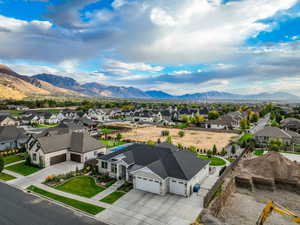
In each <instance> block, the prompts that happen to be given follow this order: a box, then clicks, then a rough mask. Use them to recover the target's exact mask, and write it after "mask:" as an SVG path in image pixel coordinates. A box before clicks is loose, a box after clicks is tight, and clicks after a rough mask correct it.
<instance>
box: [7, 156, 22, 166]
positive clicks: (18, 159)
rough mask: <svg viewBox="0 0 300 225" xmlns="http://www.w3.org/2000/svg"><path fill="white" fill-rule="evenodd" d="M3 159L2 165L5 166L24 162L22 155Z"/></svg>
mask: <svg viewBox="0 0 300 225" xmlns="http://www.w3.org/2000/svg"><path fill="white" fill-rule="evenodd" d="M3 159H4V165H7V164H11V163H14V162H18V161H21V160H24V159H25V158H24V154H17V155H8V156H4V157H3Z"/></svg>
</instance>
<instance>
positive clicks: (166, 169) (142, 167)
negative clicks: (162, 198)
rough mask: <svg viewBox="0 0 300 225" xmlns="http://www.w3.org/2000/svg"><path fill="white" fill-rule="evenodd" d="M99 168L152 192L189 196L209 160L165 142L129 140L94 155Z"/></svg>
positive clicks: (205, 174) (207, 172)
mask: <svg viewBox="0 0 300 225" xmlns="http://www.w3.org/2000/svg"><path fill="white" fill-rule="evenodd" d="M98 168H99V172H100V173H102V174H106V175H108V176H110V177H114V178H117V179H124V180H126V181H129V182H132V183H133V186H134V188H135V189H139V190H142V191H147V192H151V193H155V194H160V195H165V194H166V193H172V194H177V195H182V196H186V197H187V196H189V195H191V193H192V192H193V187H194V186H195V185H196V184H199V183H201V182H202V181H203V180H204V179H205V178H206V177H207V176H208V174H209V161H208V160H205V159H200V158H198V157H197V156H195V155H194V154H193V153H191V152H190V151H179V150H178V149H176V148H174V146H172V147H171V146H168V144H160V145H156V146H153V145H145V144H133V145H131V146H129V147H126V148H124V149H121V150H118V151H115V152H112V153H110V154H107V155H103V156H101V157H99V159H98Z"/></svg>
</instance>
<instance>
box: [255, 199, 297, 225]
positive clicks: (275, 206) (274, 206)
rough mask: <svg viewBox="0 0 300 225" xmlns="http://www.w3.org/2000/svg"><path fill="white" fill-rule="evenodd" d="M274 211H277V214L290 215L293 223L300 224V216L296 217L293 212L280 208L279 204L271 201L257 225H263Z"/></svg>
mask: <svg viewBox="0 0 300 225" xmlns="http://www.w3.org/2000/svg"><path fill="white" fill-rule="evenodd" d="M273 211H275V212H276V213H278V214H281V215H288V216H290V217H291V218H292V221H293V222H295V223H298V224H300V217H299V216H296V215H295V214H294V213H293V212H291V211H290V210H288V209H286V208H284V207H282V206H280V205H279V204H277V203H275V202H273V201H269V202H268V203H267V204H266V206H265V208H264V209H263V211H262V213H261V215H260V217H259V218H258V220H257V222H256V225H263V224H264V223H265V222H266V220H267V218H268V217H269V216H270V215H271V213H272V212H273Z"/></svg>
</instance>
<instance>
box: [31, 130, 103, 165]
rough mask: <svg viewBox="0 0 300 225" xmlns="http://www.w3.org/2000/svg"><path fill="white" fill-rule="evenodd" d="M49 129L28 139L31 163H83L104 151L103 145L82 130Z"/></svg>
mask: <svg viewBox="0 0 300 225" xmlns="http://www.w3.org/2000/svg"><path fill="white" fill-rule="evenodd" d="M51 131H52V132H51V133H50V132H47V133H44V134H43V135H41V134H39V135H32V136H31V137H30V139H29V140H28V142H27V146H26V147H27V152H28V154H29V156H30V158H31V162H32V163H33V164H36V165H40V166H41V165H42V167H48V166H51V165H54V164H57V163H61V162H64V161H75V162H79V163H85V162H86V161H88V160H91V159H95V158H97V157H98V155H99V154H104V153H105V152H106V147H105V145H103V144H102V143H101V142H99V141H98V140H96V139H94V138H93V137H91V136H89V135H88V134H86V133H84V132H74V131H72V132H67V133H64V132H65V131H66V130H63V128H60V129H57V130H55V129H52V130H51ZM55 131H56V132H55Z"/></svg>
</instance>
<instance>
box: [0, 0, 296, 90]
mask: <svg viewBox="0 0 300 225" xmlns="http://www.w3.org/2000/svg"><path fill="white" fill-rule="evenodd" d="M0 63H2V64H6V65H8V66H10V67H11V68H12V69H14V70H16V72H18V73H20V74H23V75H29V76H31V75H34V74H39V73H50V74H55V75H61V76H68V77H72V78H74V79H76V80H78V81H79V82H81V83H85V82H98V83H101V84H105V85H118V86H132V87H136V88H140V89H142V90H162V91H166V92H168V93H171V94H177V95H179V94H185V93H196V92H204V91H212V90H216V91H226V92H231V93H238V94H252V93H257V92H277V91H282V92H289V93H291V94H295V95H299V96H300V0H0Z"/></svg>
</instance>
